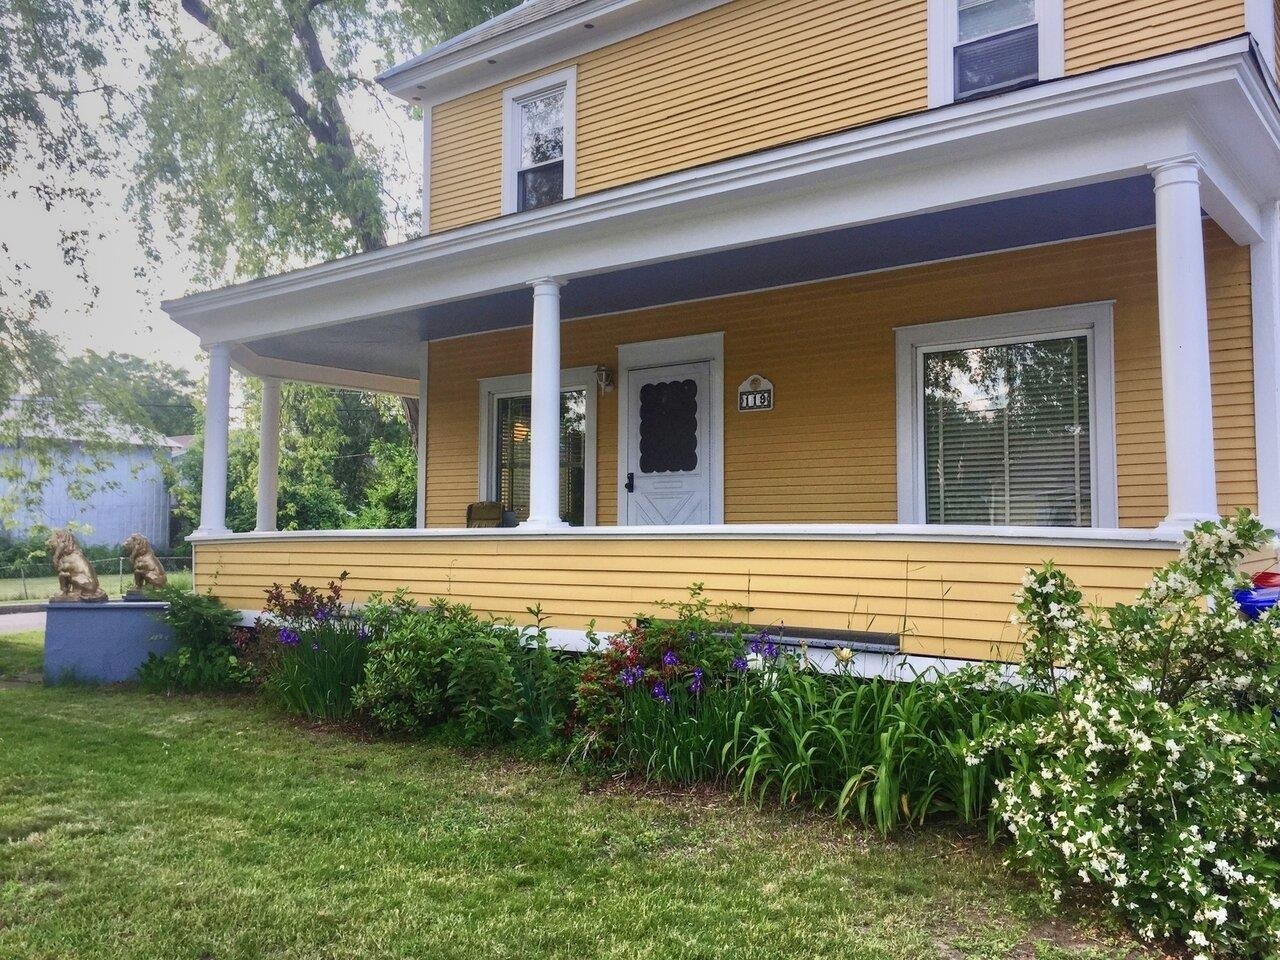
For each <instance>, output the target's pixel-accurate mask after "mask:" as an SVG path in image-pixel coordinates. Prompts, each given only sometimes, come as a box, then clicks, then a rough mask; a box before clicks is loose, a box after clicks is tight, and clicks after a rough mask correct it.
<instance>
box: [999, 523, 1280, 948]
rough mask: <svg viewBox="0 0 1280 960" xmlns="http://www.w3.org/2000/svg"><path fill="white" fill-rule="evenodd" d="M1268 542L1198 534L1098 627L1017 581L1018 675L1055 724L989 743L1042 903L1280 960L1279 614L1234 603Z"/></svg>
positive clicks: (1012, 729) (1043, 582)
mask: <svg viewBox="0 0 1280 960" xmlns="http://www.w3.org/2000/svg"><path fill="white" fill-rule="evenodd" d="M1268 536H1269V534H1268V533H1267V532H1266V531H1264V530H1263V528H1262V525H1261V524H1260V523H1259V522H1258V521H1257V520H1256V519H1255V518H1253V517H1251V516H1249V515H1248V514H1245V513H1242V514H1241V515H1240V516H1239V517H1237V518H1236V519H1234V520H1232V521H1229V522H1224V523H1221V524H1210V523H1206V524H1202V525H1200V526H1198V527H1196V529H1195V530H1194V531H1192V533H1191V534H1190V536H1189V540H1188V542H1187V544H1186V546H1185V547H1184V548H1183V550H1182V554H1181V557H1180V558H1179V559H1178V560H1177V561H1175V562H1173V563H1171V564H1170V565H1169V566H1167V567H1166V568H1165V569H1163V570H1161V571H1160V572H1158V573H1157V574H1156V575H1155V577H1154V578H1153V580H1152V582H1151V584H1150V586H1148V587H1147V588H1146V590H1144V591H1143V593H1142V594H1141V596H1140V597H1139V599H1138V601H1137V603H1136V604H1134V605H1133V606H1131V607H1126V606H1121V607H1117V608H1115V609H1114V610H1111V611H1095V610H1088V609H1086V608H1085V607H1084V606H1083V602H1082V597H1081V594H1080V591H1079V590H1078V589H1077V588H1076V587H1075V585H1074V584H1073V583H1072V582H1071V581H1070V579H1068V578H1067V577H1066V576H1065V575H1064V574H1063V573H1062V572H1061V571H1059V570H1057V569H1055V568H1053V567H1052V566H1048V567H1045V568H1044V569H1042V570H1039V571H1030V572H1028V575H1027V577H1026V579H1025V580H1024V583H1023V589H1022V592H1021V595H1020V597H1019V603H1018V617H1019V618H1020V620H1021V622H1022V624H1023V626H1024V632H1025V638H1026V643H1027V647H1026V665H1025V666H1026V672H1027V675H1028V678H1029V680H1030V681H1031V682H1033V683H1035V684H1037V685H1038V686H1040V687H1041V688H1042V689H1044V690H1045V691H1047V693H1048V694H1049V695H1050V696H1051V698H1052V703H1053V709H1052V710H1051V711H1050V712H1049V713H1047V714H1045V715H1044V716H1041V717H1034V718H1030V719H1027V720H1024V721H1021V722H1017V723H1011V724H1009V725H1007V726H1005V727H1004V728H1003V729H1000V730H997V731H995V732H994V733H993V735H992V737H991V742H990V747H991V749H992V750H999V751H1003V752H1004V753H1005V754H1006V755H1008V756H1010V757H1011V758H1012V759H1013V769H1012V771H1011V772H1010V773H1009V775H1008V776H1007V777H1006V778H1005V779H1004V781H1003V783H1002V784H1001V792H1000V797H999V801H998V804H997V806H998V811H999V815H1000V817H1001V818H1002V819H1003V821H1004V823H1005V824H1006V825H1007V827H1008V829H1009V831H1010V832H1011V833H1012V835H1013V839H1014V844H1015V850H1016V855H1015V857H1014V860H1015V861H1016V863H1017V864H1018V865H1020V866H1022V867H1024V868H1026V869H1028V870H1030V871H1031V872H1032V873H1034V874H1035V875H1036V876H1037V877H1038V878H1039V879H1040V880H1041V882H1042V883H1043V885H1044V887H1045V888H1046V890H1047V891H1048V892H1050V893H1051V894H1052V895H1054V896H1055V897H1056V896H1060V895H1061V893H1062V891H1063V889H1064V888H1065V887H1066V886H1068V885H1070V884H1074V883H1077V882H1079V883H1083V884H1089V885H1097V886H1098V887H1100V888H1101V889H1102V890H1103V891H1105V893H1106V894H1107V895H1108V896H1109V898H1110V900H1111V903H1112V904H1113V905H1114V906H1115V907H1116V908H1117V909H1118V910H1120V911H1121V912H1122V913H1123V914H1124V915H1125V916H1126V917H1127V918H1128V919H1129V920H1130V921H1131V922H1132V923H1133V924H1134V926H1135V927H1136V928H1137V930H1138V931H1139V933H1140V934H1142V935H1143V936H1145V937H1149V938H1163V937H1179V938H1182V939H1184V940H1185V941H1186V942H1187V943H1188V944H1189V945H1190V946H1191V947H1192V950H1193V952H1194V953H1195V955H1196V956H1197V957H1202V958H1203V957H1210V956H1248V957H1262V956H1277V955H1280V792H1278V789H1277V784H1280V730H1278V728H1277V721H1276V712H1275V706H1276V702H1277V694H1278V693H1280V611H1277V610H1272V611H1270V612H1268V613H1267V614H1265V615H1263V616H1262V617H1261V618H1260V619H1259V620H1257V621H1254V622H1251V621H1247V620H1245V619H1243V618H1242V617H1241V616H1240V613H1239V610H1238V608H1237V606H1236V603H1235V600H1234V598H1233V590H1234V589H1235V588H1237V587H1239V586H1242V585H1243V584H1244V583H1245V582H1246V581H1245V578H1244V577H1243V576H1242V575H1241V573H1240V571H1239V563H1240V561H1241V558H1242V556H1243V555H1245V554H1246V553H1248V552H1251V551H1254V550H1257V549H1260V548H1261V547H1262V546H1263V544H1264V543H1265V542H1266V539H1267V537H1268Z"/></svg>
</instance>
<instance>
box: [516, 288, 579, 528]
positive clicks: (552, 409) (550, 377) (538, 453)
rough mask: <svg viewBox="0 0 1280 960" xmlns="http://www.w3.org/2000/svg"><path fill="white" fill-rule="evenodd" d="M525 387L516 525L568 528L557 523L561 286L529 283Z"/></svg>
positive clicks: (558, 515) (558, 520)
mask: <svg viewBox="0 0 1280 960" xmlns="http://www.w3.org/2000/svg"><path fill="white" fill-rule="evenodd" d="M530 285H531V286H532V287H533V375H532V377H531V388H530V394H531V396H530V418H529V429H530V439H529V442H530V450H529V519H528V520H526V521H525V522H524V523H523V524H521V526H525V527H535V528H538V529H554V528H556V527H567V526H568V524H567V523H565V522H564V521H563V520H561V519H560V287H561V282H560V281H559V280H553V279H551V278H544V279H541V280H534V281H532V283H531V284H530Z"/></svg>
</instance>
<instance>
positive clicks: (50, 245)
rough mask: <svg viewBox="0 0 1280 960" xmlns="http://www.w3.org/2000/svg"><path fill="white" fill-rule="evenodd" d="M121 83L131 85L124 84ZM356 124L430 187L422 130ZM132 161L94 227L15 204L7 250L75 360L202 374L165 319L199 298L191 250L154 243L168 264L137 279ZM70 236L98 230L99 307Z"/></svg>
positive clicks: (361, 105)
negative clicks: (132, 360) (116, 355)
mask: <svg viewBox="0 0 1280 960" xmlns="http://www.w3.org/2000/svg"><path fill="white" fill-rule="evenodd" d="M137 52H139V51H128V53H129V54H136V53H137ZM360 66H361V68H364V69H361V72H362V73H363V74H364V75H366V76H372V75H373V73H374V72H376V71H375V69H374V64H373V63H372V61H371V62H370V63H368V64H361V65H360ZM115 79H116V82H121V81H120V78H119V77H117V78H115ZM349 118H350V120H351V123H352V125H353V126H354V127H356V128H357V130H358V131H360V132H363V133H365V134H366V135H368V136H370V137H372V138H373V139H374V140H375V141H376V142H377V143H379V144H383V145H392V144H394V145H396V146H397V148H398V147H399V146H400V145H401V144H403V145H404V147H405V151H406V153H407V157H406V158H405V159H404V162H406V163H409V164H413V163H414V162H415V160H416V163H417V169H416V171H415V173H416V176H417V177H421V155H422V151H421V129H420V126H419V124H418V123H416V122H411V121H409V120H408V119H405V120H403V122H399V121H398V120H397V119H393V118H390V117H389V116H388V114H387V113H386V112H383V111H378V110H375V109H373V103H372V101H371V100H370V99H369V98H368V97H362V98H361V99H359V100H357V101H356V102H355V103H354V104H353V105H352V106H351V109H350V113H349ZM132 159H133V157H132V156H130V155H129V154H128V153H126V155H125V156H124V157H123V158H122V163H121V168H122V169H121V170H120V171H119V172H118V175H117V176H116V177H115V178H114V179H112V180H110V181H107V182H102V183H98V184H97V186H98V187H99V188H100V189H101V192H102V200H101V202H100V203H99V204H97V206H96V209H94V210H93V211H92V212H91V213H90V214H89V216H88V219H86V211H85V209H84V207H83V206H82V205H81V204H79V203H76V202H74V201H71V202H68V203H67V204H66V205H64V206H63V207H61V208H55V209H54V210H53V211H46V210H45V209H44V207H43V204H41V203H38V202H37V201H36V200H35V199H34V198H31V197H29V196H27V195H25V194H23V193H21V192H20V195H19V197H18V198H16V199H13V198H9V197H5V198H4V202H3V206H2V207H0V242H2V243H5V244H7V245H8V246H9V248H10V249H11V250H13V251H14V252H15V254H16V255H17V256H18V257H19V258H20V259H23V260H25V261H26V262H27V263H29V264H30V273H29V274H28V279H29V281H30V282H31V284H32V285H33V286H36V287H38V288H40V289H43V290H46V291H48V293H49V294H50V297H51V301H52V303H51V306H50V308H49V309H48V310H47V311H46V312H45V314H44V315H43V316H42V317H41V325H42V326H43V327H44V328H45V329H47V330H49V331H50V332H52V333H53V334H55V335H56V336H58V337H59V338H60V339H61V340H62V342H63V346H64V349H65V350H66V351H67V352H68V353H69V354H75V353H80V352H82V351H84V350H94V351H96V352H98V353H107V352H109V351H112V350H115V351H120V352H125V353H132V354H137V355H138V356H142V357H146V358H148V359H154V360H163V361H165V362H168V363H171V364H174V365H175V366H180V367H185V368H187V369H190V370H191V371H193V372H194V373H196V374H200V373H202V372H203V371H204V363H205V361H204V358H203V356H202V354H201V352H200V345H199V342H198V341H197V338H196V337H195V336H194V335H193V334H190V333H188V332H187V331H186V330H183V329H182V328H181V327H179V326H178V325H177V324H176V323H174V322H173V321H171V320H170V319H169V318H168V316H167V315H166V314H165V313H164V311H163V310H161V309H160V303H161V301H162V300H165V299H169V298H173V297H179V296H182V295H184V294H187V293H192V292H195V290H196V289H197V287H196V286H195V285H194V283H193V281H192V280H191V277H192V276H194V273H195V271H194V269H193V263H192V259H191V257H190V256H189V254H188V253H187V250H186V248H185V246H184V245H183V243H182V241H181V240H180V239H177V238H172V237H161V236H157V237H154V238H153V242H154V243H155V246H156V247H157V249H158V250H159V251H160V254H161V259H160V262H159V263H158V264H152V265H150V271H149V273H148V274H147V276H146V279H145V280H143V281H140V280H139V279H138V278H137V277H136V276H135V271H136V270H138V269H139V268H142V267H144V266H147V263H146V260H145V258H144V256H143V253H142V250H141V248H140V245H139V243H138V236H137V232H136V229H135V227H134V225H133V223H132V222H131V220H130V219H129V216H128V212H127V208H126V202H125V198H126V193H127V190H128V183H127V179H126V178H127V169H128V166H129V165H130V163H131V161H132ZM17 178H18V180H19V182H21V180H22V178H23V171H21V170H19V171H17ZM6 186H7V184H6ZM61 229H89V230H90V233H91V236H92V237H93V238H94V239H93V240H92V242H91V244H90V247H89V249H90V253H89V258H88V272H89V280H90V282H91V283H93V284H96V285H97V286H98V287H99V290H100V292H99V295H98V297H97V300H96V302H95V303H94V304H93V305H92V306H91V307H86V305H85V303H86V297H87V289H86V286H85V284H84V282H83V281H82V280H81V279H79V277H78V276H77V268H75V267H69V266H67V265H65V264H64V263H63V261H62V258H61V255H60V253H59V248H58V237H59V231H60V230H61ZM99 234H101V237H99Z"/></svg>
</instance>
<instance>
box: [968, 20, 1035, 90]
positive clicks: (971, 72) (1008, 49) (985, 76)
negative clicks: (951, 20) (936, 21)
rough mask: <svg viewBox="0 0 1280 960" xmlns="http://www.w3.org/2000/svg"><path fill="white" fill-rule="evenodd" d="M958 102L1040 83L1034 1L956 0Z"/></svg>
mask: <svg viewBox="0 0 1280 960" xmlns="http://www.w3.org/2000/svg"><path fill="white" fill-rule="evenodd" d="M958 13H959V24H958V26H959V35H958V40H959V42H958V43H957V44H956V49H955V59H956V79H955V84H956V99H957V100H964V99H966V98H968V97H976V96H980V95H982V94H984V93H994V92H995V91H997V90H1007V89H1009V88H1010V87H1017V86H1022V85H1023V84H1027V83H1034V82H1035V81H1037V80H1039V79H1040V53H1039V47H1040V44H1039V42H1038V41H1039V36H1038V34H1039V31H1038V29H1037V27H1036V3H1035V0H959V10H958Z"/></svg>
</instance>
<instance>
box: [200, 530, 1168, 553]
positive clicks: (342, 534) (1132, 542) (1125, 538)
mask: <svg viewBox="0 0 1280 960" xmlns="http://www.w3.org/2000/svg"><path fill="white" fill-rule="evenodd" d="M526 537H533V538H536V539H548V540H592V539H600V540H611V539H612V540H850V541H862V540H865V541H877V540H878V541H888V542H895V541H897V542H902V543H912V542H923V543H1010V544H1023V545H1032V546H1085V547H1118V548H1128V549H1137V550H1175V549H1177V548H1178V540H1177V539H1176V538H1171V537H1169V536H1167V535H1166V534H1165V533H1164V532H1163V531H1162V530H1160V529H1154V530H1153V529H1143V528H1132V527H1121V528H1115V529H1109V530H1106V529H1102V528H1100V527H988V526H967V525H960V524H956V525H953V526H952V525H949V526H937V525H929V524H918V523H917V524H911V523H904V524H897V523H809V524H804V523H797V524H786V523H730V524H711V525H701V526H679V527H560V528H555V529H551V530H535V529H530V528H528V527H510V528H495V529H476V530H468V529H465V528H461V527H451V528H445V527H433V528H431V529H427V530H412V529H409V530H287V531H281V532H279V533H256V532H255V533H223V534H219V535H204V534H200V533H196V534H193V535H192V536H191V537H190V538H189V539H190V540H191V542H192V543H195V544H196V545H197V546H198V545H201V544H216V543H244V542H248V541H255V540H264V541H265V540H312V541H315V542H317V543H320V542H325V543H328V542H334V543H336V542H341V541H349V540H395V541H401V540H445V541H447V540H468V539H474V538H482V539H489V540H504V539H512V540H519V539H523V538H526Z"/></svg>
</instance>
